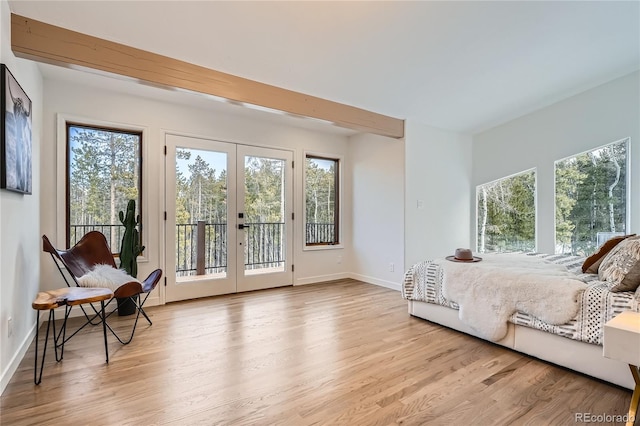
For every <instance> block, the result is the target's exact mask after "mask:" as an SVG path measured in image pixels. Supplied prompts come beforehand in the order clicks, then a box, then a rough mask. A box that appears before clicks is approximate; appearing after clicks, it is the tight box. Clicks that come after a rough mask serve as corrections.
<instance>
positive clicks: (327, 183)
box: [305, 155, 340, 246]
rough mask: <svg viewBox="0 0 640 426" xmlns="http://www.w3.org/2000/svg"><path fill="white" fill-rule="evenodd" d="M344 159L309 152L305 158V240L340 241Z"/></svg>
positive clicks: (311, 242) (314, 242)
mask: <svg viewBox="0 0 640 426" xmlns="http://www.w3.org/2000/svg"><path fill="white" fill-rule="evenodd" d="M339 175H340V160H338V159H335V158H324V157H318V156H314V155H307V156H306V161H305V216H306V217H305V227H306V230H305V243H306V245H307V246H321V245H335V244H339V243H340V232H339V220H338V218H339V217H340V215H339V202H338V201H339V195H340V194H339V188H340V185H339Z"/></svg>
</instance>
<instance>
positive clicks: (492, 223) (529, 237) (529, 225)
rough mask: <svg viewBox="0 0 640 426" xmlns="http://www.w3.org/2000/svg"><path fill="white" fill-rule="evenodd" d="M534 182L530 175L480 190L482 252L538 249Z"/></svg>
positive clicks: (492, 183) (479, 233) (520, 175)
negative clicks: (536, 244)
mask: <svg viewBox="0 0 640 426" xmlns="http://www.w3.org/2000/svg"><path fill="white" fill-rule="evenodd" d="M535 180H536V178H535V172H534V171H529V172H525V173H521V174H519V175H515V176H512V177H508V178H505V179H500V180H498V181H495V182H491V183H488V184H485V185H482V186H481V187H479V189H478V251H479V252H491V251H518V250H524V251H531V250H533V249H534V248H535V217H536V212H535Z"/></svg>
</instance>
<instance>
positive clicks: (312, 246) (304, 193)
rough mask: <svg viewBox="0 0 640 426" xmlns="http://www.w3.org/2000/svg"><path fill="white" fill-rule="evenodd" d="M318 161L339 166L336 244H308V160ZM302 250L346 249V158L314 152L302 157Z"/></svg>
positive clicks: (336, 201) (335, 226) (337, 177)
mask: <svg viewBox="0 0 640 426" xmlns="http://www.w3.org/2000/svg"><path fill="white" fill-rule="evenodd" d="M308 158H312V159H318V160H328V161H335V162H336V164H337V171H336V174H335V180H336V182H335V183H334V187H335V191H336V198H335V207H334V210H335V213H334V216H335V224H334V228H335V230H334V235H335V236H336V238H337V242H335V243H311V244H308V243H307V233H306V227H307V159H308ZM302 162H303V165H302V219H303V220H302V249H303V250H304V251H313V250H333V249H342V248H344V244H343V233H342V223H343V221H342V194H343V192H344V191H343V187H342V185H343V173H342V169H343V164H344V158H343V157H342V156H340V155H335V154H327V153H318V152H314V151H304V152H303V157H302Z"/></svg>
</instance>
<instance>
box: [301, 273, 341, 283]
mask: <svg viewBox="0 0 640 426" xmlns="http://www.w3.org/2000/svg"><path fill="white" fill-rule="evenodd" d="M345 278H351V275H350V274H349V273H347V272H342V273H339V274H328V275H316V276H315V277H305V278H298V279H297V280H296V283H295V284H294V285H306V284H316V283H321V282H325V281H334V280H344V279H345Z"/></svg>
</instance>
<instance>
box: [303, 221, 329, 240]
mask: <svg viewBox="0 0 640 426" xmlns="http://www.w3.org/2000/svg"><path fill="white" fill-rule="evenodd" d="M335 230H336V225H335V224H333V223H310V222H307V226H306V239H305V241H306V243H307V244H335V243H337V240H336V235H335Z"/></svg>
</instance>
